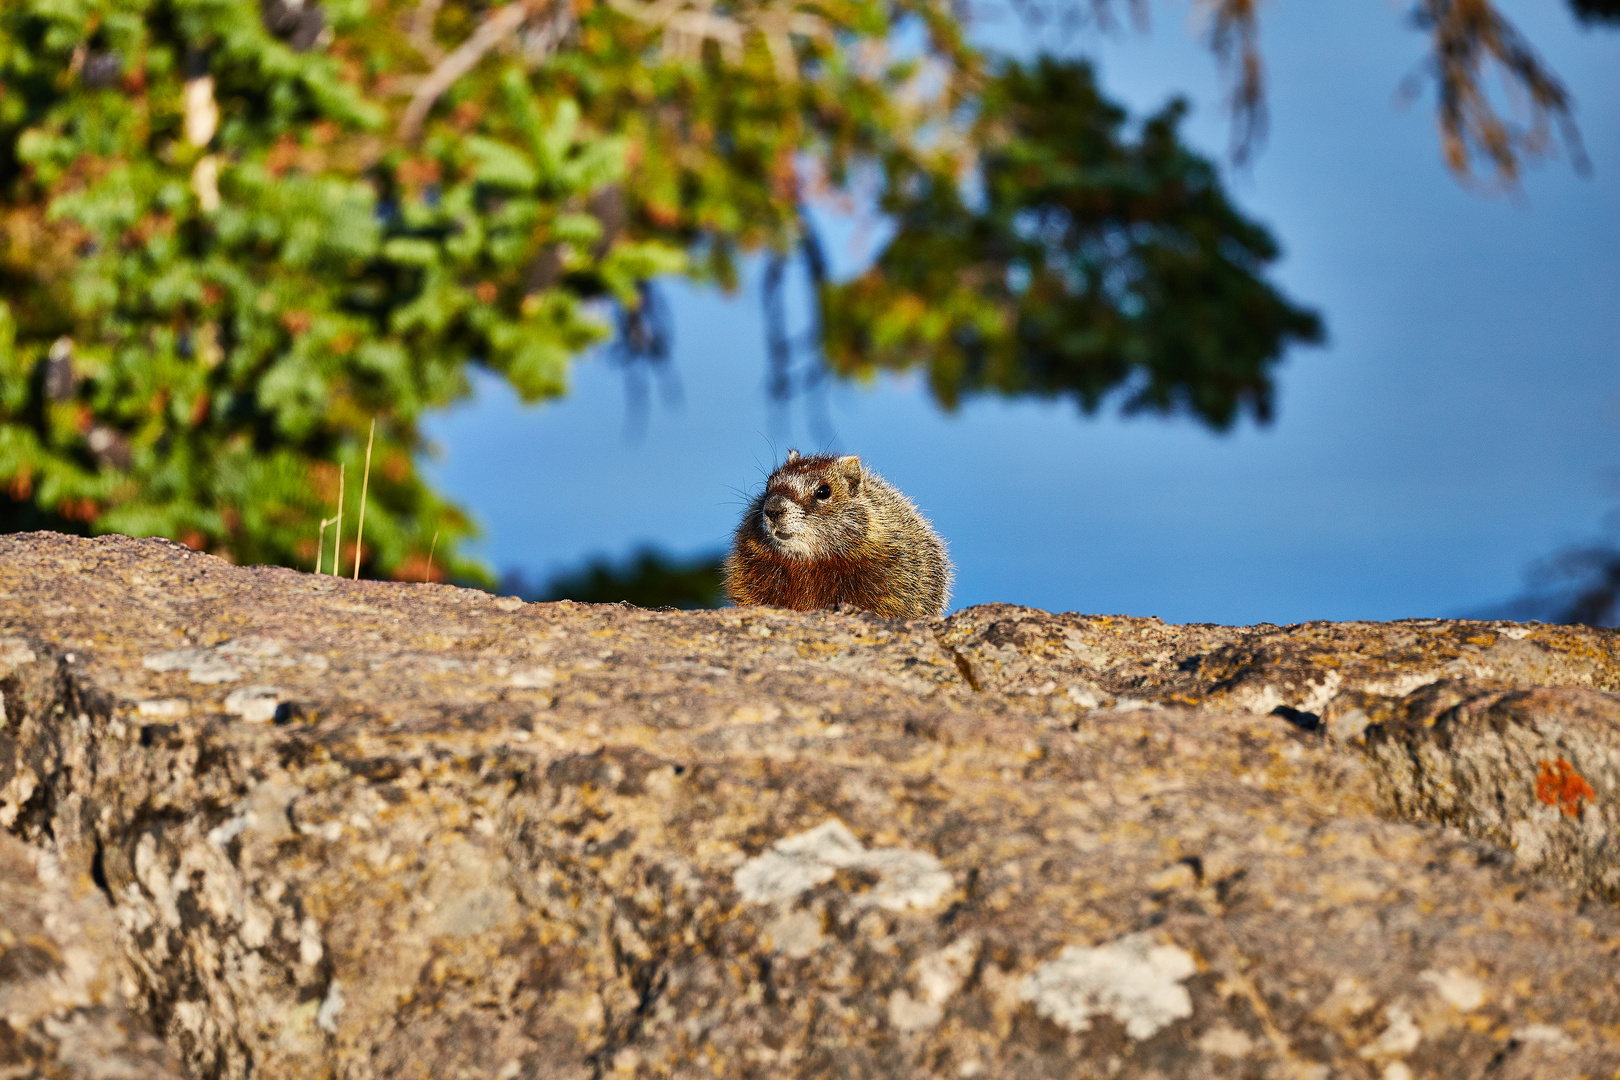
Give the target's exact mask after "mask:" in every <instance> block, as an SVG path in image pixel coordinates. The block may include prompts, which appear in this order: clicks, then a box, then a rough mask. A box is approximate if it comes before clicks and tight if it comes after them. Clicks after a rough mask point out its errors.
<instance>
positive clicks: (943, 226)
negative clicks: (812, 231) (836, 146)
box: [826, 59, 1322, 427]
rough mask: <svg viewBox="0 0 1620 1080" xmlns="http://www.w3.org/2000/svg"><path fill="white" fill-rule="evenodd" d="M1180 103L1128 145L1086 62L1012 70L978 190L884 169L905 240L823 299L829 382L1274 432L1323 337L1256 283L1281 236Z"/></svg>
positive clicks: (1004, 82)
mask: <svg viewBox="0 0 1620 1080" xmlns="http://www.w3.org/2000/svg"><path fill="white" fill-rule="evenodd" d="M1185 112H1186V105H1185V103H1184V102H1181V101H1175V102H1172V103H1171V104H1170V105H1169V106H1167V107H1166V108H1165V109H1164V110H1163V111H1162V112H1160V113H1158V114H1157V115H1154V116H1151V117H1149V118H1148V119H1147V120H1146V121H1145V122H1144V123H1143V125H1142V128H1141V134H1140V136H1139V137H1138V138H1136V139H1135V140H1131V139H1129V138H1128V137H1127V135H1126V131H1127V117H1126V114H1125V112H1124V110H1123V109H1120V108H1119V107H1118V106H1116V105H1114V104H1112V103H1111V102H1109V101H1108V100H1107V99H1105V98H1104V97H1103V96H1102V94H1101V92H1100V91H1099V90H1098V88H1097V83H1096V79H1095V76H1094V74H1093V72H1092V70H1091V68H1090V67H1089V66H1088V65H1086V64H1083V63H1060V62H1057V61H1053V60H1046V59H1043V60H1039V61H1037V62H1036V63H1035V64H1034V65H1033V66H1032V67H1027V68H1026V67H1021V66H1019V65H1016V64H1008V65H1005V66H1004V67H1002V68H1001V69H1000V70H999V71H998V73H997V75H996V77H995V78H994V79H992V80H991V81H990V82H989V84H988V85H987V86H986V89H985V91H984V94H983V96H982V97H981V99H980V101H979V112H978V115H977V118H976V122H975V127H974V135H975V141H976V142H977V143H978V144H979V145H981V146H982V147H984V150H983V153H982V157H981V158H980V183H979V184H978V185H976V186H975V187H976V189H969V190H964V185H962V184H960V183H957V182H956V181H955V178H954V177H952V176H949V175H941V174H939V173H937V172H936V173H932V174H930V173H927V172H924V171H922V170H918V169H908V168H907V163H903V162H894V163H891V165H890V170H891V175H892V176H895V177H897V178H898V180H899V182H897V183H893V184H891V185H890V187H889V189H888V192H887V194H886V196H885V199H884V203H883V206H884V209H885V210H887V211H888V212H889V213H890V214H891V215H892V216H893V217H894V219H895V220H896V222H897V223H898V225H899V232H898V235H897V236H896V237H895V238H894V240H893V241H892V242H890V244H889V245H888V247H887V249H886V250H885V251H884V253H883V255H882V256H881V257H880V258H879V260H878V263H877V265H876V266H875V267H874V268H873V269H872V270H871V271H870V272H869V273H867V274H865V275H864V276H862V277H861V278H860V279H858V280H856V281H855V282H853V283H851V284H849V285H847V286H843V287H839V288H833V289H830V290H828V293H827V296H828V301H827V304H826V323H827V348H828V355H829V358H830V360H831V362H832V364H833V367H834V368H835V370H838V371H840V372H846V373H866V372H869V371H870V370H871V369H872V368H874V367H886V368H894V369H905V368H922V369H923V370H925V371H926V372H927V373H928V378H929V382H930V385H931V386H932V388H933V390H934V393H935V395H936V396H937V397H938V398H939V399H940V400H941V401H943V402H945V403H947V404H954V403H955V402H956V401H957V400H958V399H959V398H960V397H961V396H962V395H963V394H964V393H968V392H972V391H978V390H994V391H997V392H1000V393H1003V394H1022V393H1034V394H1040V395H1045V396H1050V395H1057V394H1063V395H1069V396H1072V397H1074V398H1075V399H1076V400H1077V401H1078V402H1079V403H1080V404H1081V406H1082V407H1083V408H1084V409H1085V410H1086V411H1088V412H1090V411H1093V410H1095V409H1096V408H1097V407H1098V405H1099V404H1101V402H1102V401H1103V398H1104V396H1105V395H1108V394H1110V393H1111V392H1113V391H1116V390H1119V389H1120V388H1123V389H1124V391H1125V401H1124V405H1125V408H1126V409H1127V410H1140V409H1148V410H1155V411H1161V412H1165V411H1170V410H1173V409H1181V410H1184V411H1186V412H1187V413H1190V414H1191V415H1193V416H1196V417H1198V418H1199V419H1201V420H1203V421H1205V422H1207V423H1209V424H1211V425H1213V426H1215V427H1226V426H1227V425H1229V424H1231V423H1232V421H1233V420H1234V419H1235V418H1236V417H1237V415H1238V414H1239V412H1240V410H1243V409H1247V410H1249V411H1250V412H1251V413H1252V414H1253V415H1254V416H1255V417H1256V418H1257V419H1260V420H1266V419H1269V418H1270V416H1271V385H1272V384H1271V373H1270V369H1271V367H1272V366H1273V365H1275V364H1276V363H1277V362H1278V361H1279V360H1281V358H1282V355H1283V352H1284V350H1285V349H1286V348H1287V347H1288V345H1290V344H1291V343H1294V342H1315V341H1319V340H1321V338H1322V326H1321V322H1320V320H1319V319H1318V318H1317V317H1316V315H1315V314H1313V313H1312V312H1310V311H1307V310H1305V309H1303V308H1300V307H1298V306H1296V305H1294V304H1292V303H1290V302H1289V301H1288V300H1287V299H1286V298H1285V297H1284V296H1283V295H1282V294H1281V293H1280V292H1278V291H1277V289H1276V288H1274V287H1273V286H1271V285H1270V284H1268V283H1267V282H1266V281H1265V280H1264V279H1263V278H1262V277H1261V272H1262V271H1263V269H1264V267H1265V265H1266V264H1267V263H1268V262H1270V261H1271V260H1273V259H1275V258H1276V257H1277V255H1278V250H1277V245H1276V243H1275V241H1273V240H1272V238H1271V235H1270V234H1269V233H1268V232H1267V231H1266V230H1265V229H1264V228H1262V227H1260V226H1259V225H1258V224H1256V223H1254V222H1252V221H1250V220H1248V219H1247V218H1245V217H1244V216H1243V215H1242V214H1241V213H1240V212H1239V211H1238V210H1237V208H1236V207H1234V206H1233V205H1232V203H1231V202H1230V201H1229V200H1228V199H1227V197H1226V195H1225V193H1224V192H1223V191H1222V190H1221V186H1220V182H1219V178H1218V177H1217V175H1216V172H1215V169H1214V167H1213V166H1212V165H1211V164H1210V162H1209V161H1207V160H1206V159H1204V158H1202V157H1200V156H1198V155H1197V154H1194V153H1193V152H1191V151H1189V150H1188V149H1187V148H1186V147H1185V146H1183V145H1182V143H1181V141H1180V140H1179V138H1178V137H1177V133H1176V126H1177V123H1178V122H1179V121H1180V119H1181V117H1182V115H1183V114H1184V113H1185Z"/></svg>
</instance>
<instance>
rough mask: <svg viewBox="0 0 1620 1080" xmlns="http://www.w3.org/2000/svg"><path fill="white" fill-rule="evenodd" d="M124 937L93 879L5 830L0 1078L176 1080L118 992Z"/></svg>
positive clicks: (0, 865) (0, 899)
mask: <svg viewBox="0 0 1620 1080" xmlns="http://www.w3.org/2000/svg"><path fill="white" fill-rule="evenodd" d="M117 956H118V942H117V933H116V930H115V928H114V925H113V917H112V911H111V909H110V908H109V907H108V906H107V901H106V899H105V898H104V897H103V896H102V895H101V894H100V893H98V892H97V891H96V889H95V886H94V885H92V884H91V882H90V881H89V879H88V877H87V876H76V875H74V874H72V873H70V872H67V871H66V870H64V868H63V867H62V866H61V865H60V864H59V863H58V862H57V860H56V859H55V858H54V857H53V856H52V855H51V854H50V853H49V852H46V851H41V850H38V849H35V848H30V847H29V846H28V845H26V844H24V843H22V842H21V841H19V840H17V839H16V838H15V837H12V836H8V835H6V834H4V833H0V1076H5V1077H24V1076H27V1077H86V1078H90V1077H96V1078H101V1080H178V1078H179V1076H180V1074H179V1073H178V1072H177V1071H176V1070H175V1067H174V1062H173V1060H172V1059H171V1057H170V1055H169V1052H168V1050H167V1049H166V1048H165V1047H164V1045H163V1044H162V1043H161V1042H159V1041H158V1039H157V1037H156V1036H155V1035H154V1034H153V1033H152V1029H151V1025H150V1024H149V1023H148V1022H147V1020H146V1018H145V1017H144V1016H142V1015H140V1014H139V1013H137V1012H133V1011H131V1010H130V1009H129V1008H128V1005H127V1002H126V1001H125V999H124V994H123V992H122V990H121V984H122V981H123V980H122V976H121V972H120V969H119V963H118V960H117Z"/></svg>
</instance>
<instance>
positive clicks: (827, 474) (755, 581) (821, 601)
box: [726, 450, 951, 618]
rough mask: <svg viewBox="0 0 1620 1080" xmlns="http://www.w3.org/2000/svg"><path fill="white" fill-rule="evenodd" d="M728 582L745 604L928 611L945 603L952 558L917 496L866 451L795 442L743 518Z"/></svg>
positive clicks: (913, 614) (898, 614)
mask: <svg viewBox="0 0 1620 1080" xmlns="http://www.w3.org/2000/svg"><path fill="white" fill-rule="evenodd" d="M726 590H727V591H728V592H729V593H730V594H731V599H732V600H734V601H736V602H737V603H739V604H769V605H772V606H774V607H785V608H794V609H795V610H798V611H810V610H812V609H814V608H823V607H831V606H833V605H834V604H853V605H855V606H856V607H861V608H865V609H866V610H867V611H871V612H875V613H877V614H879V615H884V616H887V617H889V618H926V617H930V616H934V615H941V614H944V612H945V603H946V601H947V600H949V599H950V594H951V562H950V559H949V558H948V557H947V556H946V554H945V543H944V541H942V540H941V539H940V538H939V536H938V534H936V533H935V532H934V530H933V528H932V527H931V526H930V525H929V524H928V521H927V520H926V519H925V518H924V517H923V516H922V514H921V513H919V512H918V510H917V507H916V506H915V505H914V504H913V503H912V501H911V500H910V499H908V498H906V497H905V496H904V495H902V494H900V492H899V491H897V490H895V489H894V488H893V487H891V486H890V485H889V484H888V482H887V481H885V480H884V479H883V477H881V476H879V475H878V474H877V473H875V472H872V471H871V470H870V469H866V468H863V467H862V465H861V459H860V458H858V457H854V456H849V457H835V456H833V455H831V454H820V455H817V456H816V457H800V456H799V452H798V451H797V450H789V451H788V456H787V461H785V462H784V463H783V464H782V465H781V466H780V467H779V468H778V469H777V470H776V471H775V472H773V473H771V476H770V479H769V480H767V481H766V482H765V490H764V491H763V492H762V493H761V494H760V495H759V497H758V498H756V499H755V500H754V501H753V503H752V504H751V505H750V506H749V507H748V512H747V513H746V514H744V515H743V520H742V524H741V525H739V526H737V536H736V540H735V542H734V543H733V545H732V548H731V557H730V558H728V559H727V560H726Z"/></svg>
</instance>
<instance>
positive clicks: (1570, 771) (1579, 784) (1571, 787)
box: [1536, 758, 1597, 817]
mask: <svg viewBox="0 0 1620 1080" xmlns="http://www.w3.org/2000/svg"><path fill="white" fill-rule="evenodd" d="M1536 798H1538V799H1540V800H1541V801H1542V802H1544V803H1546V804H1547V805H1548V806H1556V807H1558V809H1559V810H1561V811H1563V812H1564V813H1565V814H1568V815H1569V816H1570V817H1579V816H1580V814H1581V804H1582V803H1583V802H1585V801H1586V800H1589V799H1595V798H1597V792H1596V791H1593V790H1592V785H1591V784H1588V783H1587V782H1586V778H1585V777H1584V776H1582V775H1581V774H1580V773H1578V772H1576V771H1575V766H1573V765H1571V764H1570V763H1569V762H1567V761H1565V760H1564V759H1563V758H1555V759H1553V760H1552V761H1543V762H1541V768H1540V771H1539V772H1537V773H1536Z"/></svg>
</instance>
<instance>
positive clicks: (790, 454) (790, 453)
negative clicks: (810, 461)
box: [787, 450, 799, 461]
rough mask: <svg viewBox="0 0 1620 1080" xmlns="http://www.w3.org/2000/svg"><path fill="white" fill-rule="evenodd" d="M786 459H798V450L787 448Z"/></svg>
mask: <svg viewBox="0 0 1620 1080" xmlns="http://www.w3.org/2000/svg"><path fill="white" fill-rule="evenodd" d="M787 459H788V461H798V460H799V452H798V451H797V450H789V451H788V456H787Z"/></svg>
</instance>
